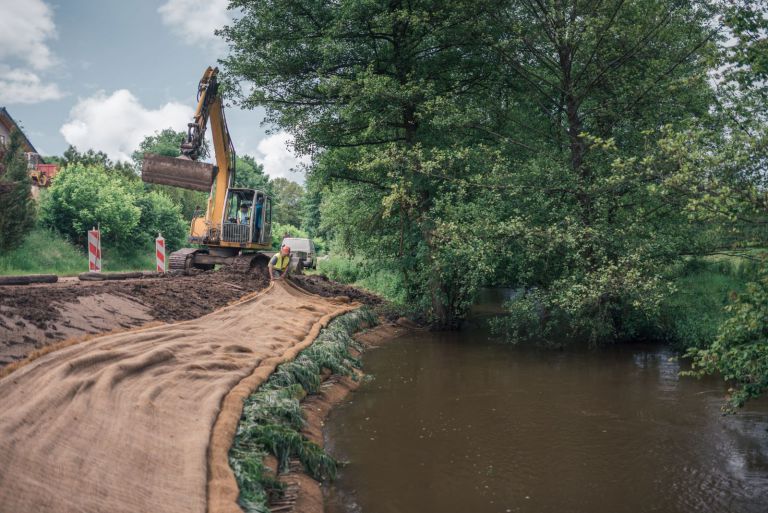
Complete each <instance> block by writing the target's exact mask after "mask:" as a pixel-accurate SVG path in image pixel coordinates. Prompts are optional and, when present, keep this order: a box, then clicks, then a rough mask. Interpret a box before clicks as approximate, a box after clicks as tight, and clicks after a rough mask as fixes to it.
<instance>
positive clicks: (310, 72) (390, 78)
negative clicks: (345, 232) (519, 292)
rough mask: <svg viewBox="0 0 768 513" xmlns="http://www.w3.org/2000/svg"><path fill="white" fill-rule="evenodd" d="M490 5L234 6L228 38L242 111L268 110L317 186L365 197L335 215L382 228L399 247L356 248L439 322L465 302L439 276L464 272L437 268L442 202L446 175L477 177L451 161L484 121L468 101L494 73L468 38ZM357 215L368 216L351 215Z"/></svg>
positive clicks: (429, 0)
mask: <svg viewBox="0 0 768 513" xmlns="http://www.w3.org/2000/svg"><path fill="white" fill-rule="evenodd" d="M493 4H494V2H483V1H480V2H477V1H472V2H470V1H465V0H449V1H437V0H426V1H424V0H422V1H407V2H406V1H392V2H361V1H346V2H339V3H323V2H314V1H311V0H300V1H287V0H273V1H250V0H238V1H235V2H232V7H233V8H236V9H239V10H240V11H241V12H242V16H241V17H240V18H239V19H237V20H236V21H235V22H234V23H233V24H232V25H231V26H230V27H227V28H225V29H224V30H223V35H224V36H225V38H226V39H227V40H228V41H229V42H230V45H231V48H232V53H231V55H230V56H229V57H228V58H227V59H225V61H224V64H225V67H226V70H227V73H228V75H229V77H230V78H233V79H235V80H237V81H241V80H243V81H248V82H251V83H253V85H254V86H255V87H253V88H252V89H249V91H248V92H247V93H244V94H243V95H242V96H241V98H240V101H241V103H242V104H243V105H244V106H246V107H255V106H265V107H266V108H267V113H268V120H269V121H270V122H273V123H275V124H277V125H279V126H280V127H282V128H283V129H285V130H288V131H289V132H291V133H292V134H293V135H294V137H295V140H296V147H297V149H298V150H299V151H301V152H305V153H309V154H312V155H314V157H315V167H314V170H313V174H315V175H322V177H318V178H316V179H321V180H322V181H323V182H324V183H326V184H327V185H331V184H332V183H333V182H345V183H346V184H348V186H350V187H357V188H359V189H361V190H360V194H362V195H364V196H366V197H368V198H369V200H368V201H367V202H366V203H365V204H354V205H344V206H339V207H340V208H341V209H344V210H340V211H339V212H338V214H339V215H341V216H343V215H344V213H345V211H346V212H348V213H349V215H348V216H346V218H347V222H348V223H349V222H354V220H360V221H361V222H366V221H365V220H367V219H371V218H373V219H378V220H380V221H381V222H377V223H373V224H370V223H368V224H361V225H359V226H356V227H352V228H353V229H356V230H359V231H370V230H374V231H376V233H378V230H379V229H380V228H382V227H385V226H386V228H387V230H390V231H391V230H394V233H389V235H393V237H392V239H393V240H395V241H397V242H396V243H395V244H393V245H383V244H376V243H375V242H374V241H372V240H371V239H368V242H371V243H372V244H370V245H369V246H368V247H367V248H362V247H358V248H356V249H358V250H366V252H367V254H368V255H370V256H371V257H372V258H377V259H389V260H392V261H394V262H396V264H397V265H398V266H399V269H400V271H401V272H402V273H403V275H404V281H405V283H406V287H407V289H408V291H407V294H408V297H409V299H410V301H412V302H413V303H414V304H418V305H420V306H423V308H424V310H426V312H427V314H428V316H429V317H430V318H432V319H433V320H434V321H435V322H436V323H437V324H440V325H446V326H447V325H451V324H454V323H455V322H456V321H457V319H458V318H459V317H460V315H461V314H462V313H463V309H464V308H465V307H466V304H465V303H466V302H465V301H456V297H453V296H455V295H456V293H457V290H458V289H455V288H454V287H453V284H452V283H451V279H452V277H451V276H450V275H451V274H454V273H447V272H444V271H445V268H446V267H455V266H461V265H464V263H463V262H458V261H443V260H441V258H440V255H441V251H442V247H441V246H440V245H439V243H438V241H437V240H436V239H435V232H436V228H437V225H438V224H439V219H438V218H437V217H438V211H437V210H436V208H437V204H436V199H437V198H438V197H439V195H440V190H441V189H443V188H446V187H448V188H450V187H451V183H450V181H447V180H446V179H445V177H446V176H449V177H451V178H457V177H460V176H461V175H463V174H472V173H478V172H480V170H479V169H477V168H474V167H473V166H472V163H471V161H470V159H468V158H463V159H460V160H461V165H458V164H457V162H458V160H457V159H453V158H448V157H449V156H450V155H451V154H453V153H455V152H461V151H463V149H464V148H465V147H466V145H467V144H471V137H473V136H472V133H471V132H472V130H473V129H472V126H473V124H474V123H473V119H474V118H477V117H482V116H483V115H484V114H483V113H482V112H480V111H476V110H474V109H475V108H476V103H475V101H474V98H475V97H476V96H477V95H483V94H488V91H486V90H485V89H484V87H483V86H482V79H483V78H484V76H485V75H486V74H489V73H491V72H492V71H493V63H492V62H490V60H489V59H490V58H492V56H490V55H487V54H482V51H481V49H479V48H476V47H475V44H474V42H475V41H478V40H479V39H480V36H481V34H482V33H484V32H485V31H486V30H488V27H487V26H486V23H487V21H488V20H489V19H490V18H491V17H492V12H493V10H494V9H493ZM466 137H470V139H467V138H466ZM463 156H464V157H467V155H463ZM360 209H363V210H365V209H368V210H370V212H369V213H362V212H361V213H360V215H356V214H353V212H352V211H354V210H360ZM361 240H362V239H357V241H358V242H361ZM459 279H461V278H460V276H459Z"/></svg>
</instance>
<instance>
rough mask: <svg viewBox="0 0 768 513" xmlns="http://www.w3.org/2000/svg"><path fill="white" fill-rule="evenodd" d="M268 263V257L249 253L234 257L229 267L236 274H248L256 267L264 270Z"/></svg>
mask: <svg viewBox="0 0 768 513" xmlns="http://www.w3.org/2000/svg"><path fill="white" fill-rule="evenodd" d="M268 263H269V257H268V256H267V255H265V254H263V253H249V254H246V255H239V256H237V257H235V260H234V262H233V263H232V264H230V266H229V267H230V269H232V270H233V271H235V272H238V273H248V272H251V270H252V269H254V268H256V267H259V268H262V269H266V268H267V264H268Z"/></svg>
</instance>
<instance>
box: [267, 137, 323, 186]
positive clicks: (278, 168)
mask: <svg viewBox="0 0 768 513" xmlns="http://www.w3.org/2000/svg"><path fill="white" fill-rule="evenodd" d="M256 152H257V153H258V155H257V157H256V161H257V162H259V163H260V164H262V165H263V166H264V172H265V173H267V174H268V175H269V177H270V178H277V177H278V176H282V177H284V178H288V179H290V180H294V181H299V182H302V183H303V182H304V176H303V175H302V174H300V173H297V171H299V170H300V168H301V166H302V165H307V164H309V163H310V158H309V157H307V156H301V157H297V156H296V155H295V154H294V151H293V136H292V135H290V134H289V133H288V132H278V133H276V134H273V135H270V136H267V137H266V138H264V139H262V140H261V141H259V144H258V146H257V147H256ZM292 170H293V171H292Z"/></svg>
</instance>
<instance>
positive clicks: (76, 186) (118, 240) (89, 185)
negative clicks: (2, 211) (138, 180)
mask: <svg viewBox="0 0 768 513" xmlns="http://www.w3.org/2000/svg"><path fill="white" fill-rule="evenodd" d="M135 203H136V196H135V194H134V191H133V190H132V189H131V188H129V187H127V186H126V184H125V182H124V181H123V180H121V179H120V177H119V176H117V175H116V174H112V173H108V172H106V171H105V169H104V168H102V167H95V166H84V165H82V164H73V165H71V166H68V167H65V168H63V169H61V170H60V171H59V173H58V174H57V175H56V180H55V181H54V182H53V185H52V186H51V187H50V188H49V193H48V194H47V195H46V197H45V201H44V202H43V203H42V205H41V212H40V214H41V220H42V222H43V225H44V226H48V227H50V228H52V229H55V230H57V231H58V232H59V233H61V234H63V235H64V236H66V237H67V238H68V239H70V240H71V241H72V242H74V243H75V244H78V245H80V246H83V247H84V246H85V244H86V242H87V231H88V230H90V229H91V228H93V227H96V226H97V225H99V226H101V236H102V241H103V243H104V245H112V244H114V245H120V246H123V247H130V244H131V236H132V235H133V233H134V231H135V229H136V228H137V226H138V224H139V219H140V218H141V210H140V209H139V207H137V206H136V205H135Z"/></svg>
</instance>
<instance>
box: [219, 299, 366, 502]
mask: <svg viewBox="0 0 768 513" xmlns="http://www.w3.org/2000/svg"><path fill="white" fill-rule="evenodd" d="M375 321H376V318H375V316H374V315H373V314H372V313H371V312H370V311H369V310H365V309H361V310H356V311H354V312H351V313H348V314H346V315H343V316H341V317H337V318H336V319H334V320H333V321H331V323H330V324H329V325H328V326H327V327H326V328H325V329H324V330H322V331H321V332H320V335H319V336H318V337H317V339H316V340H315V341H314V343H313V344H312V345H311V346H309V347H308V348H307V349H305V350H304V351H302V352H301V353H299V355H298V356H297V357H296V359H295V360H293V361H291V362H287V363H284V364H282V365H280V366H279V367H278V368H277V369H276V370H275V372H274V373H273V374H272V376H270V378H269V379H268V380H267V381H265V382H264V383H263V384H262V385H261V387H259V389H258V390H257V391H256V392H254V393H253V394H251V395H250V396H249V397H248V399H247V400H246V401H245V405H244V407H243V415H242V417H241V418H240V424H239V425H238V428H237V433H236V434H235V439H234V441H233V443H232V448H231V449H230V452H229V463H230V466H231V467H232V470H233V471H234V473H235V478H236V479H237V484H238V486H239V489H240V497H239V503H240V505H241V506H242V508H243V509H244V511H246V512H248V513H266V512H268V511H269V508H268V502H269V497H270V496H272V495H279V494H280V492H281V490H282V485H281V484H280V482H279V481H277V479H276V477H275V476H274V475H272V474H271V473H270V472H269V471H268V469H267V468H266V467H265V466H264V462H263V461H264V457H265V456H266V455H268V454H271V455H273V456H275V458H277V461H278V465H279V468H278V471H279V472H285V471H287V470H288V464H289V462H290V461H291V460H292V459H298V460H299V461H300V462H301V463H302V465H303V466H304V468H305V470H306V471H307V473H308V474H309V475H311V476H312V477H314V478H315V479H333V478H334V477H335V475H336V467H337V463H336V461H335V460H334V459H333V458H332V457H331V456H329V455H328V454H327V453H325V451H323V449H322V448H321V447H319V446H318V445H317V444H315V443H313V442H311V441H309V440H307V439H306V438H304V436H303V435H302V434H301V429H302V427H303V426H304V422H305V421H304V416H303V414H302V411H301V405H300V401H301V399H302V398H304V397H305V396H306V395H307V394H315V393H317V392H319V390H320V384H321V381H320V376H321V373H322V372H323V370H326V369H327V370H329V371H331V372H332V373H334V374H339V375H342V376H354V371H355V369H356V368H359V365H360V363H359V361H358V360H356V359H355V358H353V357H352V356H351V354H350V352H349V349H350V348H351V347H355V348H357V349H359V347H358V346H357V342H355V340H354V339H353V338H352V334H353V333H355V332H356V331H358V330H359V329H360V328H361V327H362V326H365V325H372V324H374V323H375Z"/></svg>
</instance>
